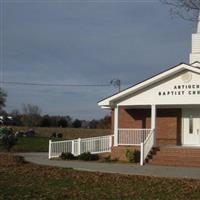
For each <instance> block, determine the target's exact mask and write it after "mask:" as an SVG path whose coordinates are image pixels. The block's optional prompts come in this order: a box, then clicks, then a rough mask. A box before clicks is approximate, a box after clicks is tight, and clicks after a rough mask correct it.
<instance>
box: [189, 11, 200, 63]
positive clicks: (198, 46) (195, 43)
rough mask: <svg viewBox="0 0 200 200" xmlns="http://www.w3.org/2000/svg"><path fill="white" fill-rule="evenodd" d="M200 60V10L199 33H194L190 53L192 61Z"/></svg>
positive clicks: (199, 18) (199, 19)
mask: <svg viewBox="0 0 200 200" xmlns="http://www.w3.org/2000/svg"><path fill="white" fill-rule="evenodd" d="M194 62H200V11H199V17H198V20H197V33H195V34H192V52H191V54H190V63H194Z"/></svg>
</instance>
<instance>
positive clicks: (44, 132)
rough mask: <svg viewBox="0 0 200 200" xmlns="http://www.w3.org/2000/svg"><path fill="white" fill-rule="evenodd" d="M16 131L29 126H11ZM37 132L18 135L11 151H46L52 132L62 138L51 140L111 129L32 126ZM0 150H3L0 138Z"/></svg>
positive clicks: (107, 132) (106, 132)
mask: <svg viewBox="0 0 200 200" xmlns="http://www.w3.org/2000/svg"><path fill="white" fill-rule="evenodd" d="M11 128H12V129H13V130H14V132H16V131H24V132H25V131H28V130H29V129H30V127H17V126H11ZM32 129H33V130H34V131H35V132H36V133H37V134H36V136H35V137H19V138H18V141H17V144H16V145H15V146H14V147H13V148H12V149H11V151H12V152H47V151H48V147H49V140H50V139H51V136H52V133H55V132H56V133H62V134H63V138H56V139H55V138H53V139H52V140H65V139H66V140H68V139H76V138H87V137H96V136H103V135H110V134H111V130H106V129H81V128H53V127H51V128H42V127H35V128H32ZM0 151H5V150H4V149H3V146H2V141H1V140H0Z"/></svg>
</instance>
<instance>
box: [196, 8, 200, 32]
mask: <svg viewBox="0 0 200 200" xmlns="http://www.w3.org/2000/svg"><path fill="white" fill-rule="evenodd" d="M197 33H200V11H199V18H198V24H197Z"/></svg>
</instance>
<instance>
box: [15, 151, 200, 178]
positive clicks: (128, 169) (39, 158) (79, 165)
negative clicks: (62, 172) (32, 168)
mask: <svg viewBox="0 0 200 200" xmlns="http://www.w3.org/2000/svg"><path fill="white" fill-rule="evenodd" d="M18 155H21V156H23V157H24V158H25V160H27V161H29V162H32V163H36V164H40V165H48V166H56V167H64V168H73V169H76V170H84V171H95V172H107V173H120V174H132V175H144V176H155V177H177V178H193V179H200V168H187V167H167V166H153V165H144V166H139V165H134V164H123V163H98V162H84V161H63V160H49V159H48V154H47V153H18Z"/></svg>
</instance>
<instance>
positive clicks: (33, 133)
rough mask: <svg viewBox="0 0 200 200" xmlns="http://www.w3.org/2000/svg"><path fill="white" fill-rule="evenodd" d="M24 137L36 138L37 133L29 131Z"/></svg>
mask: <svg viewBox="0 0 200 200" xmlns="http://www.w3.org/2000/svg"><path fill="white" fill-rule="evenodd" d="M24 136H25V137H34V136H35V131H34V130H33V129H30V130H28V131H26V132H25V133H24Z"/></svg>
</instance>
